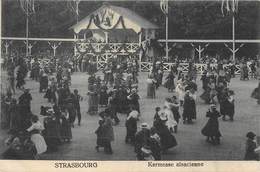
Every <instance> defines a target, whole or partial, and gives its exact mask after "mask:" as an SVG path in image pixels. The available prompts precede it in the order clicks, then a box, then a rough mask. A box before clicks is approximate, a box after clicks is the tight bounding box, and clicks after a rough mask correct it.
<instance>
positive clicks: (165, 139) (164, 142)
mask: <svg viewBox="0 0 260 172" xmlns="http://www.w3.org/2000/svg"><path fill="white" fill-rule="evenodd" d="M154 127H155V128H156V130H157V132H158V135H159V136H160V138H161V149H162V150H167V149H170V148H172V147H175V146H177V140H176V139H175V137H174V135H172V133H171V132H170V130H169V129H168V127H167V126H166V125H165V124H164V122H163V121H161V119H158V120H156V121H154Z"/></svg>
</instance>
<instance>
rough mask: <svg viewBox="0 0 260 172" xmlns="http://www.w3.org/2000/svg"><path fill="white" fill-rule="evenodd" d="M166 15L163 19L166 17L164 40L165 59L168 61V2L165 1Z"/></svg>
mask: <svg viewBox="0 0 260 172" xmlns="http://www.w3.org/2000/svg"><path fill="white" fill-rule="evenodd" d="M166 6H167V7H166V9H167V10H166V14H165V17H166V26H165V27H166V28H165V30H166V31H165V39H166V46H165V47H166V59H167V60H168V59H169V46H168V25H169V17H168V0H167V1H166Z"/></svg>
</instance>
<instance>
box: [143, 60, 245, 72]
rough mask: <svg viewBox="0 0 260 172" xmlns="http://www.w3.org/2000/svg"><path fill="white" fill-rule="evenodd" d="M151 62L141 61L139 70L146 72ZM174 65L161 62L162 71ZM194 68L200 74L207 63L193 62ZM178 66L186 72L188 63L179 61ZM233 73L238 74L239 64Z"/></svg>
mask: <svg viewBox="0 0 260 172" xmlns="http://www.w3.org/2000/svg"><path fill="white" fill-rule="evenodd" d="M152 65H153V64H152V63H150V62H141V71H142V72H148V71H149V70H150V69H151V67H152ZM173 65H175V63H163V70H164V71H168V72H169V71H170V70H171V66H173ZM217 65H218V64H210V67H211V68H217ZM228 66H229V65H228V64H224V65H223V67H224V68H227V67H228ZM195 67H196V70H197V74H202V72H203V71H204V70H205V69H206V68H207V64H199V63H196V64H195ZM179 68H181V69H182V72H183V73H187V72H188V68H189V64H188V63H179ZM248 68H249V72H250V67H249V66H248ZM235 74H236V75H238V74H240V66H239V65H235Z"/></svg>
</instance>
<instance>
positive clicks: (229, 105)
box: [223, 90, 235, 121]
mask: <svg viewBox="0 0 260 172" xmlns="http://www.w3.org/2000/svg"><path fill="white" fill-rule="evenodd" d="M224 112H225V113H224V114H223V120H226V119H225V116H228V117H229V118H230V121H233V120H234V114H235V100H234V92H233V91H232V90H229V91H228V92H227V97H226V99H225V101H224Z"/></svg>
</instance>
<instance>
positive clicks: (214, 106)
mask: <svg viewBox="0 0 260 172" xmlns="http://www.w3.org/2000/svg"><path fill="white" fill-rule="evenodd" d="M209 106H210V107H211V108H216V107H217V106H216V105H215V104H213V103H212V104H210V105H209Z"/></svg>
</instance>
